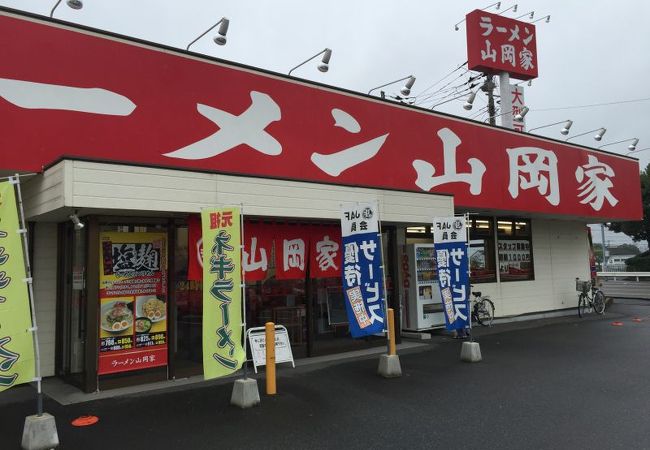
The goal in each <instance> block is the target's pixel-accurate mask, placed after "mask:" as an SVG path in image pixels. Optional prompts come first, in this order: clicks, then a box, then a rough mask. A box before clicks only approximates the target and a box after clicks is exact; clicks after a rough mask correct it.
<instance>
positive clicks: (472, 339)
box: [463, 213, 474, 342]
mask: <svg viewBox="0 0 650 450" xmlns="http://www.w3.org/2000/svg"><path fill="white" fill-rule="evenodd" d="M463 217H464V218H465V235H466V236H465V238H466V244H465V251H466V252H467V284H468V288H469V289H468V290H467V296H468V297H469V296H470V295H472V287H471V286H472V284H471V282H470V278H469V277H470V275H471V274H472V270H471V267H470V263H471V262H470V260H469V248H470V242H469V225H468V222H469V213H465V214H463ZM467 303H468V304H469V311H467V319H468V321H467V323H469V341H470V342H474V333H472V302H471V301H468V302H467Z"/></svg>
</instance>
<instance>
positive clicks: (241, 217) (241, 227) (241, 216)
mask: <svg viewBox="0 0 650 450" xmlns="http://www.w3.org/2000/svg"><path fill="white" fill-rule="evenodd" d="M239 230H240V236H241V237H240V241H241V242H240V244H241V245H240V247H239V261H240V264H241V267H240V270H241V299H242V301H241V303H242V329H243V333H242V338H243V339H244V378H248V356H247V355H248V354H247V352H246V347H247V341H248V339H246V271H245V270H244V242H245V240H244V204H243V203H242V204H240V210H239Z"/></svg>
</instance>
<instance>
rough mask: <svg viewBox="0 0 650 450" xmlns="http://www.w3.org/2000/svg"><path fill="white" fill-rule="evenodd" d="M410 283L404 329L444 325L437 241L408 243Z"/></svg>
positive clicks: (417, 329)
mask: <svg viewBox="0 0 650 450" xmlns="http://www.w3.org/2000/svg"><path fill="white" fill-rule="evenodd" d="M406 255H407V258H408V269H409V270H408V272H409V276H408V279H409V282H408V289H407V290H406V292H405V293H406V296H405V297H406V298H405V302H404V311H403V327H402V328H403V329H404V330H406V331H420V330H427V329H431V328H436V327H440V326H444V324H445V317H444V315H443V314H444V313H443V307H442V299H441V297H440V287H439V286H438V273H437V271H436V259H435V252H434V250H433V244H408V245H407V246H406Z"/></svg>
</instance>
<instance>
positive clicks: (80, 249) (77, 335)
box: [60, 223, 87, 387]
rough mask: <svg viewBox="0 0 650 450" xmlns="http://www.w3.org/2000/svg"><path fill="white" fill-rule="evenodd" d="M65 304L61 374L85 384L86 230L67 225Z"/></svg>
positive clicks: (64, 261) (64, 253)
mask: <svg viewBox="0 0 650 450" xmlns="http://www.w3.org/2000/svg"><path fill="white" fill-rule="evenodd" d="M63 227H64V229H63V233H64V239H63V246H62V247H63V261H62V262H63V269H64V286H63V296H62V301H63V305H62V307H61V308H60V311H61V313H62V333H61V344H62V345H61V362H60V372H61V373H60V375H62V376H63V377H65V378H66V379H68V380H69V381H70V382H71V383H72V384H75V385H77V386H80V387H82V386H83V380H84V362H85V344H86V301H87V298H86V231H85V229H81V230H75V229H74V227H72V226H71V224H68V223H66V224H64V225H63Z"/></svg>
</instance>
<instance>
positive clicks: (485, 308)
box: [472, 286, 494, 327]
mask: <svg viewBox="0 0 650 450" xmlns="http://www.w3.org/2000/svg"><path fill="white" fill-rule="evenodd" d="M472 287H474V286H472ZM472 295H473V296H474V298H473V299H472V322H478V323H479V324H481V325H483V326H484V327H489V326H490V325H492V321H493V320H494V303H492V300H490V297H488V296H487V295H486V296H485V297H483V296H482V295H481V292H480V291H477V292H472Z"/></svg>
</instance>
